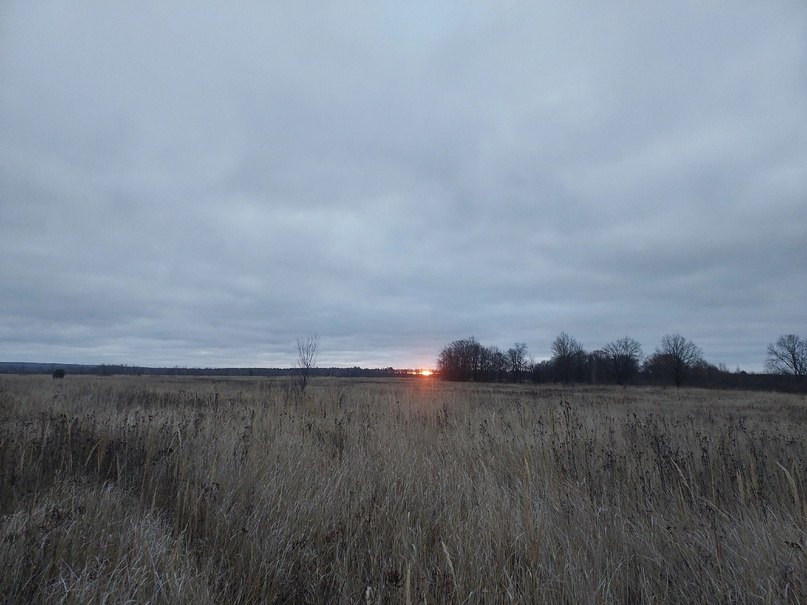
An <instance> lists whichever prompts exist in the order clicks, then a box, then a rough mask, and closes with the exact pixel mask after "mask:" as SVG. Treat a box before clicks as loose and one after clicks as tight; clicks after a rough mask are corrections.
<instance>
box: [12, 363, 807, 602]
mask: <svg viewBox="0 0 807 605" xmlns="http://www.w3.org/2000/svg"><path fill="white" fill-rule="evenodd" d="M805 490H807V401H806V400H805V397H804V396H798V395H777V394H770V393H743V392H730V391H703V390H685V389H682V390H675V389H667V390H662V389H639V388H637V389H630V388H629V389H619V388H607V389H597V388H578V389H576V388H569V389H566V388H548V387H532V386H513V385H473V384H470V385H469V384H446V383H441V382H438V381H433V380H431V379H412V380H408V381H394V380H387V381H384V380H378V381H363V380H358V379H354V380H341V381H338V380H325V379H322V380H315V381H314V382H313V383H312V384H311V385H310V386H309V387H308V389H307V390H306V391H305V394H304V395H302V396H301V395H300V394H299V393H298V392H295V391H294V389H292V388H290V387H289V385H288V384H287V383H286V382H283V381H278V380H269V379H261V380H258V379H229V380H228V379H215V380H213V379H201V378H196V379H191V378H137V377H116V378H91V377H79V376H68V377H67V378H65V379H64V380H52V379H51V378H49V377H48V378H45V377H0V602H2V603H45V602H47V603H124V602H132V603H146V602H152V603H228V604H229V603H430V604H431V603H510V602H514V603H528V602H529V603H535V602H537V603H691V602H696V601H700V602H713V603H734V602H740V603H744V602H749V603H757V602H760V603H786V602H791V603H804V602H805V601H807V535H805V531H807V504H805V494H806V493H807V492H806V491H805Z"/></svg>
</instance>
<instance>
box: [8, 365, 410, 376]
mask: <svg viewBox="0 0 807 605" xmlns="http://www.w3.org/2000/svg"><path fill="white" fill-rule="evenodd" d="M59 370H61V372H64V373H66V374H67V375H71V374H83V375H93V376H232V377H235V376H255V377H258V376H264V377H281V376H299V374H300V370H299V368H186V367H146V366H134V365H121V364H101V365H90V364H54V363H32V362H0V374H51V375H53V373H54V372H56V371H59ZM418 375H419V374H418V370H417V369H399V368H392V367H388V368H362V367H359V366H353V367H349V368H316V367H312V368H309V370H308V376H309V378H313V377H319V378H321V377H337V378H409V377H414V376H418Z"/></svg>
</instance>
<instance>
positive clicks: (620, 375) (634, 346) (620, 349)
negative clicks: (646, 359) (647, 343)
mask: <svg viewBox="0 0 807 605" xmlns="http://www.w3.org/2000/svg"><path fill="white" fill-rule="evenodd" d="M603 352H605V355H606V356H607V357H608V360H609V361H610V362H611V368H612V369H613V371H614V377H615V378H616V381H617V382H618V383H619V384H623V385H624V384H625V383H626V382H628V381H629V380H630V379H631V378H633V376H634V375H635V374H636V372H638V371H639V364H640V363H641V361H642V345H640V344H639V343H638V342H636V341H635V340H633V339H632V338H628V337H627V336H625V338H620V339H619V340H615V341H613V342H609V343H608V344H607V345H605V346H604V347H603Z"/></svg>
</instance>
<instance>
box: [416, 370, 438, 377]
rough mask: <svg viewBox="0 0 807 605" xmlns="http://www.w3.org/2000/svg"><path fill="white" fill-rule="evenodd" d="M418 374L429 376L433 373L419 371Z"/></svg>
mask: <svg viewBox="0 0 807 605" xmlns="http://www.w3.org/2000/svg"><path fill="white" fill-rule="evenodd" d="M418 374H420V375H421V376H431V375H432V374H434V372H432V371H431V370H421V371H420V372H418Z"/></svg>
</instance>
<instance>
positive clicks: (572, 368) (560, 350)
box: [552, 332, 586, 383]
mask: <svg viewBox="0 0 807 605" xmlns="http://www.w3.org/2000/svg"><path fill="white" fill-rule="evenodd" d="M585 354H586V353H585V351H584V350H583V345H581V344H580V343H579V342H577V341H576V340H575V339H574V338H572V337H571V336H569V335H568V334H567V333H566V332H561V333H560V334H559V335H558V337H557V338H555V340H554V341H553V342H552V365H553V367H554V369H555V376H556V377H557V378H558V379H559V380H560V381H561V382H564V383H566V382H572V381H573V380H575V379H577V378H579V376H580V373H581V370H582V369H583V365H584V363H585Z"/></svg>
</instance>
